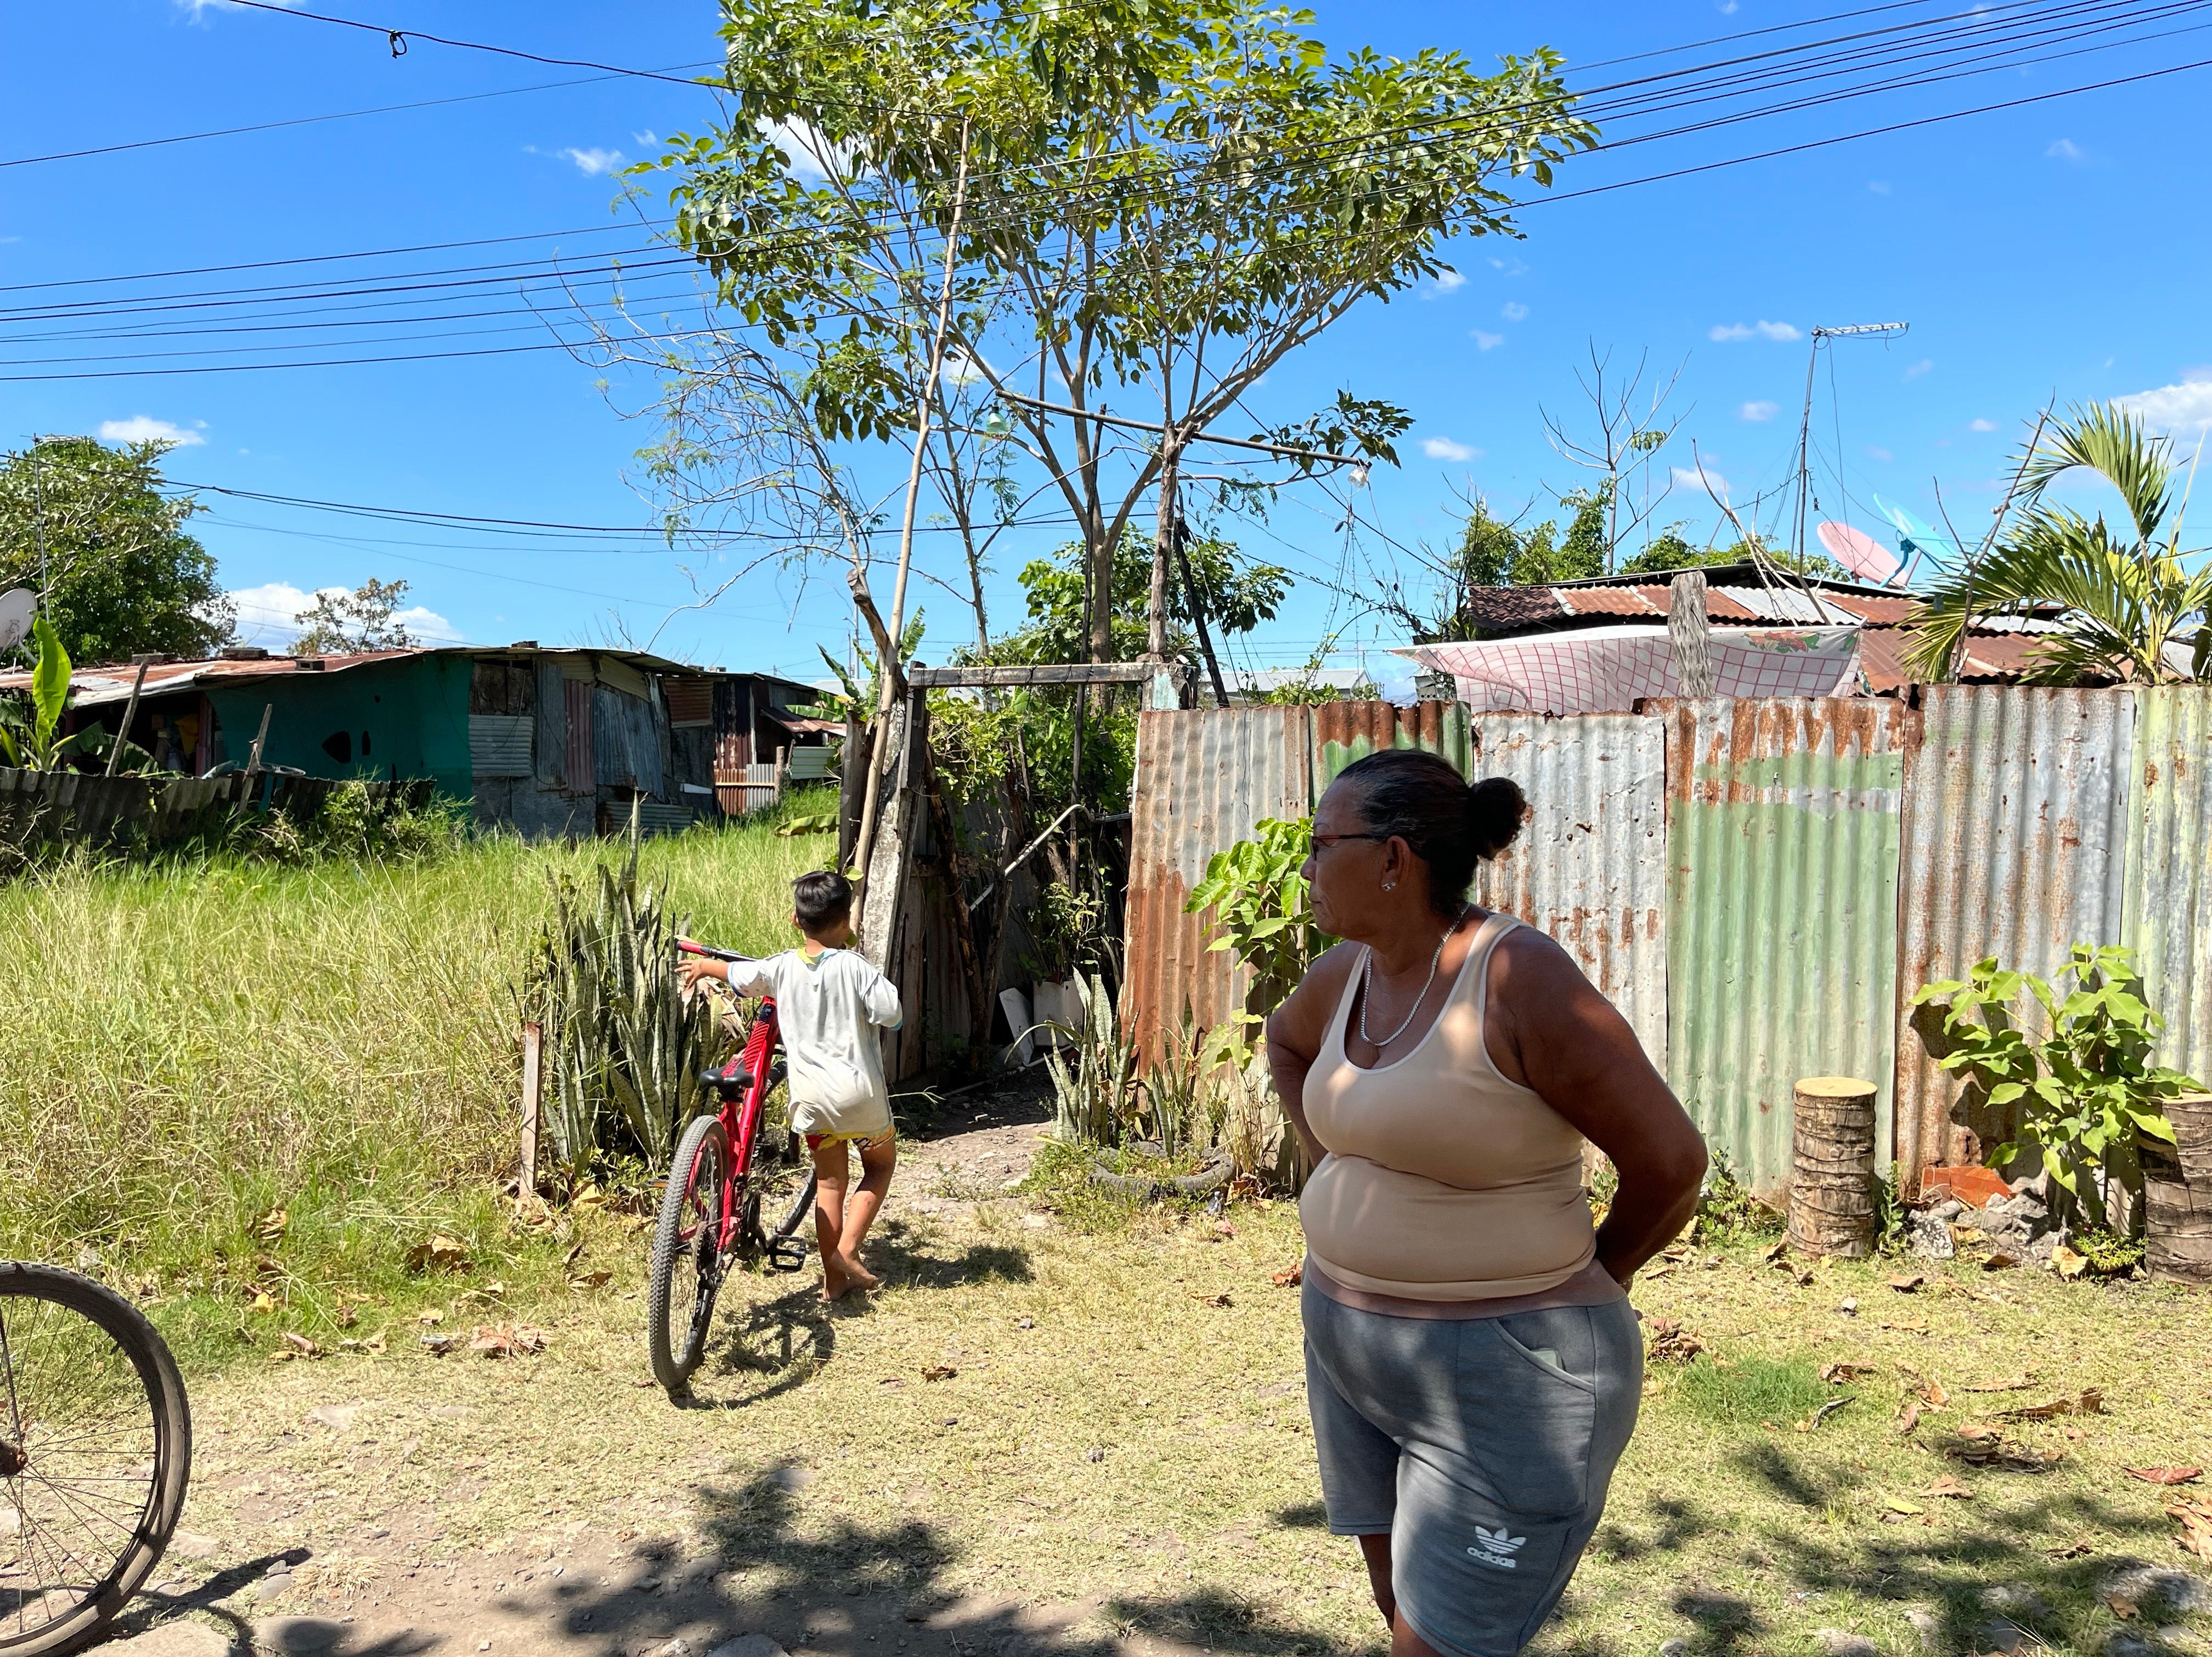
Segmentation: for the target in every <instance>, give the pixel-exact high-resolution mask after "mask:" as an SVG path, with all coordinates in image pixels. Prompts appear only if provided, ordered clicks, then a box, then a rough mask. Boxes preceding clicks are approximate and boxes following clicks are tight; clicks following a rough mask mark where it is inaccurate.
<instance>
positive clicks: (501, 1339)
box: [469, 1323, 545, 1358]
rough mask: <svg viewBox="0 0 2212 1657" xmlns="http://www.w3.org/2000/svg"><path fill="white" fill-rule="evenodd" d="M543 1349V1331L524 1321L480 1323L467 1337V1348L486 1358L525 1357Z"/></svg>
mask: <svg viewBox="0 0 2212 1657" xmlns="http://www.w3.org/2000/svg"><path fill="white" fill-rule="evenodd" d="M469 1350H471V1352H481V1353H483V1355H484V1356H485V1357H488V1358H506V1357H527V1356H528V1355H529V1354H531V1353H532V1352H542V1351H544V1350H545V1332H544V1330H542V1329H532V1327H531V1326H529V1325H528V1324H526V1323H480V1324H478V1325H477V1326H476V1330H475V1332H474V1333H473V1334H472V1335H471V1337H470V1338H469Z"/></svg>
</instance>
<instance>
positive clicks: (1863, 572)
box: [1820, 524, 1897, 586]
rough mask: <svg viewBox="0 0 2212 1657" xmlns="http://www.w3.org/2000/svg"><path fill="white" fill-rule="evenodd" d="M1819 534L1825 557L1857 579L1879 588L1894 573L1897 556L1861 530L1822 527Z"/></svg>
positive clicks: (1847, 525) (1846, 526)
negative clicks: (1827, 556) (1825, 553)
mask: <svg viewBox="0 0 2212 1657" xmlns="http://www.w3.org/2000/svg"><path fill="white" fill-rule="evenodd" d="M1820 544H1821V545H1822V546H1824V547H1826V548H1827V549H1828V555H1829V556H1831V557H1832V558H1833V559H1834V560H1835V561H1837V562H1838V563H1839V564H1841V565H1842V566H1843V567H1844V568H1845V569H1847V570H1849V571H1850V573H1851V574H1854V575H1856V576H1857V577H1858V578H1859V579H1860V580H1863V581H1871V582H1873V583H1874V584H1875V586H1883V585H1884V584H1886V583H1887V581H1888V580H1889V578H1890V577H1891V576H1893V575H1894V574H1897V555H1896V554H1895V553H1893V552H1892V551H1891V550H1890V549H1888V548H1887V547H1885V546H1884V545H1882V543H1881V542H1879V541H1877V540H1875V538H1874V537H1872V536H1871V535H1869V534H1868V533H1867V532H1866V531H1863V530H1855V529H1853V528H1852V527H1851V526H1850V525H1849V524H1823V525H1820Z"/></svg>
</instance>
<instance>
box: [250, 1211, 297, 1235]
mask: <svg viewBox="0 0 2212 1657" xmlns="http://www.w3.org/2000/svg"><path fill="white" fill-rule="evenodd" d="M291 1223H292V1217H291V1216H290V1215H289V1214H287V1213H286V1212H285V1211H283V1209H281V1208H272V1209H270V1211H268V1212H267V1213H266V1214H264V1215H263V1216H262V1217H260V1218H259V1219H258V1220H256V1221H255V1222H254V1223H253V1235H255V1236H257V1237H258V1238H260V1239H261V1241H264V1242H265V1243H273V1242H275V1241H276V1240H277V1239H278V1238H279V1237H282V1236H283V1235H284V1229H285V1228H286V1227H287V1226H289V1225H290V1224H291Z"/></svg>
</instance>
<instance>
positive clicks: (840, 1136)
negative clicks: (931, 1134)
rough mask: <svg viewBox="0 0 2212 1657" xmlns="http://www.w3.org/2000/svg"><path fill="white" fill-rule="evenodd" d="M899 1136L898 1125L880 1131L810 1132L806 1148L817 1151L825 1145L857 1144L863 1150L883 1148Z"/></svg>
mask: <svg viewBox="0 0 2212 1657" xmlns="http://www.w3.org/2000/svg"><path fill="white" fill-rule="evenodd" d="M897 1137H898V1130H897V1129H896V1127H887V1128H885V1129H884V1131H883V1132H880V1133H810V1134H808V1135H807V1136H806V1149H807V1150H809V1151H810V1152H811V1151H817V1150H821V1149H822V1147H823V1146H824V1145H832V1146H835V1145H855V1146H857V1147H859V1148H860V1150H863V1151H869V1150H882V1149H883V1148H884V1146H885V1145H887V1144H890V1143H891V1141H892V1140H894V1139H896V1138H897Z"/></svg>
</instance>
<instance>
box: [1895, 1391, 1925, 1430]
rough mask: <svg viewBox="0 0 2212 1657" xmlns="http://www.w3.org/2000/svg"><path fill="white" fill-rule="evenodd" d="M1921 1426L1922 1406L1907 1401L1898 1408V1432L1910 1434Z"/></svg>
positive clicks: (1910, 1400) (1909, 1400)
mask: <svg viewBox="0 0 2212 1657" xmlns="http://www.w3.org/2000/svg"><path fill="white" fill-rule="evenodd" d="M1919 1424H1920V1405H1918V1404H1917V1403H1915V1402H1914V1401H1913V1400H1912V1399H1909V1398H1908V1399H1905V1401H1904V1402H1903V1403H1901V1404H1899V1405H1898V1406H1897V1430H1898V1431H1899V1432H1900V1433H1909V1432H1911V1430H1912V1429H1914V1428H1915V1427H1917V1426H1918V1425H1919Z"/></svg>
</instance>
